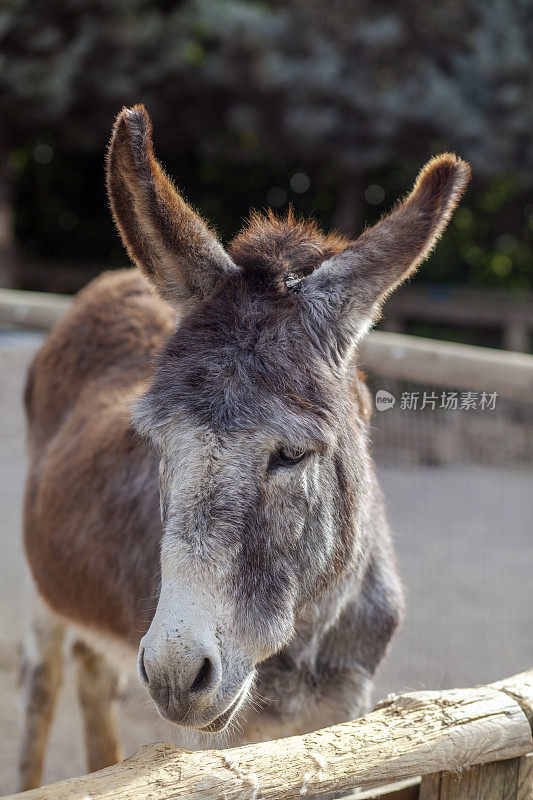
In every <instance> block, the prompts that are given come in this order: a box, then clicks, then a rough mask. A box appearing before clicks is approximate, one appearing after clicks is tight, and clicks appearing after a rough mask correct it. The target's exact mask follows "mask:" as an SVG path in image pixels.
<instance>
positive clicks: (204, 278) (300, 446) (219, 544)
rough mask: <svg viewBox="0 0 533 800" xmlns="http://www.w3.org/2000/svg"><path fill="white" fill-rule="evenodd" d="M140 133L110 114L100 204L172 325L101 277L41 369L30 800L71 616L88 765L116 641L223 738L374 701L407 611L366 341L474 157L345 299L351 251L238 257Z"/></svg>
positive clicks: (315, 235) (128, 288) (309, 247)
mask: <svg viewBox="0 0 533 800" xmlns="http://www.w3.org/2000/svg"><path fill="white" fill-rule="evenodd" d="M149 133H150V131H149V125H148V121H147V118H146V115H145V112H144V111H143V110H141V109H137V110H136V111H133V112H125V113H124V114H123V115H122V116H121V117H120V118H119V121H118V123H117V127H116V131H115V138H114V140H113V145H112V148H111V151H110V158H109V191H110V196H111V200H112V205H113V210H114V214H115V219H116V220H117V222H118V224H119V227H120V230H121V232H122V235H123V237H124V239H125V241H126V242H127V244H128V247H129V249H130V253H131V254H132V256H133V257H134V258H135V260H136V261H137V262H138V264H139V265H140V266H141V268H142V269H143V271H144V272H145V274H146V275H147V277H149V278H150V280H151V281H152V283H153V284H155V285H156V286H157V288H158V289H159V292H160V294H161V295H162V296H163V297H164V298H165V300H167V301H169V303H170V304H172V305H173V306H174V307H175V309H177V314H176V311H175V310H173V309H172V308H171V305H167V302H165V300H163V299H160V297H158V296H157V295H156V294H155V293H154V291H153V288H151V287H150V286H149V284H148V283H147V282H146V281H145V279H144V278H143V277H142V276H141V275H140V274H139V273H138V272H136V271H123V272H117V273H112V274H111V273H110V274H107V275H104V276H102V277H101V278H99V279H97V280H96V281H94V282H93V283H92V284H90V285H89V286H88V287H87V288H86V289H85V290H83V292H81V293H80V295H79V296H78V298H77V299H76V301H75V303H74V305H73V307H72V309H71V310H70V311H69V313H68V314H67V316H66V317H65V318H64V319H63V320H62V321H61V322H60V323H59V324H58V326H57V327H56V328H55V330H54V331H53V332H52V333H51V335H50V337H49V338H48V340H47V342H46V343H45V344H44V346H43V347H42V349H41V351H40V352H39V353H38V355H37V357H36V359H35V361H34V363H33V365H32V367H31V370H30V375H29V379H28V385H27V392H26V407H27V414H28V422H29V442H30V474H29V478H28V487H27V495H26V508H25V543H26V552H27V555H28V560H29V563H30V567H31V570H32V574H33V577H34V581H35V584H36V587H37V590H38V593H39V595H40V597H41V598H42V599H43V600H44V608H45V610H44V612H43V613H41V614H40V615H39V616H38V617H37V620H36V625H35V629H34V639H35V644H36V646H35V647H34V648H33V650H32V656H31V658H28V659H27V663H26V669H25V678H26V686H27V690H28V696H27V706H26V708H27V718H28V722H27V728H26V735H25V740H24V744H23V760H22V785H23V786H24V787H25V788H29V786H31V785H33V784H35V783H37V782H38V780H39V774H40V764H41V762H42V755H43V749H44V741H45V739H46V732H47V727H48V725H49V720H50V718H51V713H52V708H53V698H54V694H55V691H56V690H57V686H58V684H59V675H60V667H59V659H58V655H57V653H58V648H59V647H60V645H61V640H62V632H63V629H64V627H65V625H68V624H71V625H74V626H75V629H76V632H77V633H76V635H77V636H81V638H82V639H88V640H90V641H91V643H92V647H93V648H94V647H95V643H96V652H95V653H93V651H92V650H88V649H87V647H84V646H81V645H79V646H78V655H79V658H80V696H81V699H82V705H83V706H84V709H85V720H86V738H87V744H88V749H89V753H90V765H91V767H92V768H97V767H99V766H103V765H105V764H106V763H110V762H112V761H113V760H115V759H116V758H117V757H118V747H117V743H116V736H115V731H114V722H113V719H112V716H111V715H110V712H109V704H110V702H111V700H112V698H113V694H114V691H115V684H114V681H113V678H112V676H111V673H109V670H108V668H107V667H106V665H105V662H104V661H103V660H102V657H105V656H108V657H109V655H110V654H111V653H112V652H113V649H112V647H111V646H110V643H111V642H118V643H121V644H122V645H123V646H125V649H126V651H128V650H129V651H130V652H131V653H132V654H133V653H134V652H135V650H136V649H137V648H138V647H139V642H140V651H139V675H140V678H141V681H142V682H143V683H144V684H145V685H146V687H147V688H148V690H149V691H150V694H151V695H152V697H153V699H154V700H155V702H156V704H157V706H158V708H159V711H160V713H161V714H162V715H163V716H165V717H167V718H169V719H171V720H172V721H174V722H178V723H179V724H180V725H185V726H188V727H192V728H194V729H196V730H197V731H204V732H207V733H202V734H200V740H199V743H202V742H201V738H202V737H203V738H204V740H206V739H209V738H210V736H211V739H210V741H211V742H212V743H213V744H216V741H217V740H216V739H215V740H214V741H213V739H212V732H216V731H219V730H222V729H223V728H224V726H225V725H226V724H227V723H228V722H229V721H230V720H231V718H232V716H233V715H234V714H235V713H236V711H237V710H239V711H240V714H239V720H240V725H239V732H238V734H236V733H235V732H234V734H233V741H234V742H236V741H242V740H253V739H259V738H265V737H272V736H282V735H288V734H293V733H299V732H304V731H307V730H312V729H315V728H318V727H320V726H323V725H327V724H330V723H334V722H338V721H341V720H345V719H348V718H351V717H354V716H356V715H357V714H359V713H361V712H362V711H364V710H365V709H366V708H367V707H368V703H369V690H370V686H371V679H372V676H373V674H374V672H375V669H376V667H377V666H378V664H379V662H380V661H381V659H382V657H383V655H384V652H385V650H386V648H387V645H388V643H389V640H390V637H391V635H392V633H393V631H394V629H395V628H396V626H397V624H398V621H399V617H400V614H401V606H402V601H401V591H400V587H399V583H398V579H397V576H396V572H395V568H394V563H393V558H392V554H391V546H390V540H389V533H388V528H387V525H386V522H385V519H384V515H383V509H382V502H381V497H380V492H379V489H378V486H377V482H376V478H375V473H374V468H373V465H372V461H371V459H370V457H369V454H368V445H367V424H368V416H369V402H368V397H367V390H366V388H365V387H364V384H363V383H362V381H361V380H360V378H359V375H358V373H357V369H356V367H355V363H354V361H355V355H354V354H355V351H354V343H355V342H356V341H357V340H358V339H359V338H360V336H361V335H363V333H364V332H365V331H366V329H367V328H368V326H369V324H370V323H371V320H372V318H373V317H374V316H375V313H376V309H377V308H378V306H379V302H380V300H381V299H382V298H383V296H384V295H385V294H386V292H387V291H389V290H390V288H391V286H393V285H395V283H397V282H398V281H399V280H401V279H402V278H403V277H405V275H406V274H408V273H409V271H411V270H412V269H413V268H414V266H416V263H418V260H420V258H421V257H423V256H424V255H425V254H426V253H427V250H428V248H429V247H430V246H431V243H432V241H433V240H434V238H435V236H436V235H438V233H439V232H440V230H441V229H442V227H443V225H444V224H445V221H446V219H447V216H449V213H450V211H451V208H453V205H454V204H455V202H456V201H457V198H458V194H459V192H460V189H461V188H462V186H463V185H464V183H465V180H466V178H465V174H463V173H461V172H460V170H461V169H462V168H464V165H462V167H461V164H462V162H459V161H457V160H454V157H451V156H448V157H446V159H448V160H447V161H442V163H439V164H438V165H436V166H434V167H433V168H432V172H431V179H430V177H429V172H428V175H427V176H426V177H421V178H420V179H419V185H418V188H417V189H415V192H414V193H413V195H412V197H411V198H410V199H409V201H408V202H406V203H404V206H403V207H400V209H398V210H397V211H396V212H394V214H396V218H395V217H394V214H393V215H391V217H390V219H392V220H393V221H394V220H395V219H396V224H397V223H398V222H402V223H403V224H404V228H405V225H407V228H408V229H409V228H410V226H411V229H409V230H407V233H409V235H410V236H411V238H412V239H414V243H413V244H412V245H411V247H410V249H409V248H407V247H405V246H404V248H403V250H402V247H401V246H400V247H397V248H396V249H394V248H395V245H394V242H392V238H391V235H390V233H391V231H390V230H389V229H388V228H387V227H386V226H385V227H383V223H380V224H381V225H382V227H381V228H380V227H379V226H376V228H375V229H374V231H375V232H376V233H374V236H377V239H376V240H373V239H372V237H371V236H369V234H368V233H367V234H365V235H364V236H363V237H361V240H360V241H362V243H363V245H362V247H363V253H365V252H366V254H367V255H366V257H367V258H370V257H372V258H373V259H374V262H375V264H374V267H375V268H374V270H373V272H372V274H370V275H369V276H368V277H366V278H365V276H364V274H362V272H361V270H359V272H358V273H357V274H356V279H355V290H354V291H356V293H355V294H352V295H351V294H350V293H351V292H352V290H351V289H350V285H351V284H350V281H352V278H351V277H350V275H351V272H350V270H351V266H350V265H351V261H352V259H353V258H354V256H353V255H352V250H354V248H355V246H354V245H351V244H350V243H348V242H345V241H343V240H342V239H340V238H339V237H336V236H333V237H324V236H323V235H322V234H320V233H319V232H318V231H317V230H316V228H315V227H313V226H311V225H307V224H301V223H299V222H297V221H295V220H294V219H293V218H291V217H290V216H289V218H287V219H286V220H284V221H280V220H276V219H275V218H273V217H268V218H254V219H253V220H252V222H251V223H250V225H249V226H248V228H247V229H246V230H245V231H244V232H243V233H242V234H241V235H240V236H239V237H238V238H237V239H236V240H235V241H234V242H233V244H232V245H231V246H230V248H229V251H228V253H227V254H226V253H225V252H224V251H223V250H222V248H221V246H220V245H219V244H218V242H216V240H215V239H214V237H212V234H210V233H209V232H208V231H207V229H206V228H205V227H203V224H202V223H201V222H200V221H199V220H198V218H197V217H195V216H194V214H193V212H192V211H191V209H189V208H188V207H187V206H185V204H183V201H182V200H181V198H179V196H178V195H176V194H175V192H174V189H173V187H172V186H171V185H170V183H169V182H168V179H167V178H166V176H165V175H164V173H162V171H161V170H160V167H159V166H158V165H157V162H155V160H154V159H153V155H152V153H151V144H150V140H149ZM465 169H466V168H465ZM437 177H438V180H437ZM421 200H423V201H424V202H425V204H426V206H424V207H423V208H419V207H418V203H420V201H421ZM415 201H416V202H415ZM421 211H424V214H421V213H420V212H421ZM402 214H403V216H402ZM184 230H186V231H187V233H186V236H185V235H184V234H183V231H184ZM405 232H406V231H404V233H405ZM365 237H366V239H365ZM391 242H392V244H391ZM356 245H357V243H356ZM365 248H366V250H365ZM379 248H383V249H384V251H385V253H384V256H383V259H382V260H381V261H380V260H379V259H378V260H377V261H376V258H375V255H376V251H377V250H378V249H379ZM411 251H412V252H411ZM355 252H357V251H355ZM387 259H388V260H389V261H390V260H392V261H393V262H394V264H395V266H393V267H389V266H387V263H386V262H387ZM198 265H200V268H199V269H197V267H198ZM329 265H332V266H333V271H334V273H335V275H336V276H337V277H336V280H337V281H339V280H340V281H341V284H342V283H343V282H344V284H345V286H344V288H343V286H342V285H341V286H339V285H330V284H329V282H330V272H331V269H332V268H331V267H330V266H329ZM174 269H176V272H174ZM347 301H350V302H347ZM132 419H133V420H134V423H132ZM150 438H151V439H152V440H153V441H154V442H155V444H156V446H157V450H156V449H154V447H153V446H152V444H151V443H150V442H149V439H150ZM158 469H159V486H158ZM160 509H161V515H160ZM161 551H162V555H161V562H160V552H161ZM160 563H161V566H162V569H160ZM156 605H157V609H156ZM154 610H155V615H154ZM80 632H81V633H80ZM141 637H142V640H141ZM95 687H103V688H101V689H95ZM248 697H250V698H251V699H252V703H247V702H246V699H247V698H248ZM95 709H96V710H95ZM95 720H97V722H95Z"/></svg>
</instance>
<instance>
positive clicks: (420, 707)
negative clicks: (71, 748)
mask: <svg viewBox="0 0 533 800" xmlns="http://www.w3.org/2000/svg"><path fill="white" fill-rule="evenodd" d="M532 720H533V670H531V671H529V672H524V673H522V674H521V675H516V676H514V677H512V678H509V679H508V680H504V681H501V682H499V683H494V684H490V685H488V686H482V687H478V688H475V689H453V690H449V691H442V692H412V693H409V694H403V695H398V696H391V697H389V698H388V699H387V700H386V701H384V702H382V703H380V704H379V705H378V706H376V708H375V709H374V711H372V712H371V713H370V714H367V715H366V716H364V717H361V718H360V719H356V720H354V721H353V722H347V723H344V724H342V725H335V726H333V727H331V728H324V729H323V730H319V731H315V732H314V733H309V734H306V735H304V736H294V737H290V738H287V739H277V740H275V741H270V742H261V743H259V744H254V745H245V746H244V747H238V748H234V749H227V750H204V751H199V752H189V751H186V750H182V749H181V748H178V747H172V746H171V745H169V744H152V745H148V746H146V747H144V748H142V749H141V750H139V751H138V752H137V753H135V755H133V756H131V757H130V758H127V759H126V760H125V761H122V762H121V763H119V764H116V765H114V766H112V767H108V768H107V769H104V770H101V771H100V772H95V773H93V774H92V775H86V776H84V777H81V778H71V779H68V780H64V781H61V782H59V783H55V784H52V785H50V786H45V787H42V788H40V789H33V790H32V791H29V792H25V793H23V794H19V795H11V796H10V798H9V800H86V798H91V800H145V799H146V800H148V799H149V800H178V798H193V797H194V798H197V800H215V798H216V800H218V799H219V798H225V799H226V800H237V799H238V800H260V798H264V800H268V798H270V800H289V798H292V799H294V798H298V797H302V796H305V795H310V796H316V797H321V796H324V795H326V794H330V793H332V792H345V791H346V790H351V789H355V788H356V787H357V788H362V789H365V788H371V787H376V786H378V785H383V784H387V783H390V782H391V781H392V780H394V781H398V780H405V779H410V778H414V777H416V776H420V775H421V776H422V780H421V783H420V784H419V785H412V784H411V785H408V786H406V787H404V788H403V789H396V790H394V791H393V792H392V793H391V792H389V793H388V797H389V798H390V800H392V799H393V798H396V800H400V799H401V798H402V799H403V800H406V799H407V798H409V800H415V798H418V800H452V799H455V798H456V799H457V800H531V797H533V769H532V763H533V762H532V760H531V758H529V757H527V754H528V753H532V752H533V737H532V728H531V725H532ZM355 796H357V795H355ZM366 796H367V797H369V796H381V797H382V798H385V797H387V794H384V793H383V790H380V792H378V794H377V795H376V793H374V794H373V793H372V792H370V794H368V793H367V794H366Z"/></svg>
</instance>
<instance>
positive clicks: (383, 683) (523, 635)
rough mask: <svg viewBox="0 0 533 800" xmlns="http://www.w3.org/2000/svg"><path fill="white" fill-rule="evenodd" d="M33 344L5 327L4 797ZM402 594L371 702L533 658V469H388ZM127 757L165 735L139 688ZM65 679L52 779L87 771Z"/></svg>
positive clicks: (1, 428)
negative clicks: (397, 627) (403, 610)
mask: <svg viewBox="0 0 533 800" xmlns="http://www.w3.org/2000/svg"><path fill="white" fill-rule="evenodd" d="M38 341H39V338H38V337H37V336H35V335H33V334H24V335H21V334H2V333H1V332H0V376H1V377H0V508H1V509H2V513H1V515H0V794H4V793H6V792H8V791H11V790H12V789H13V786H14V784H13V776H14V764H15V761H16V752H17V709H18V705H17V691H16V675H17V660H18V652H19V642H20V639H21V636H22V635H23V631H24V625H25V616H26V610H27V609H26V598H27V586H26V585H25V572H24V562H23V557H22V551H21V544H20V507H21V498H22V488H23V480H24V455H23V440H24V439H23V422H22V413H21V402H20V397H21V391H22V383H23V373H24V369H25V366H26V364H27V363H28V361H29V359H30V357H31V354H32V352H33V351H34V349H35V348H36V346H37V345H38ZM380 471H381V476H382V483H383V486H384V490H385V495H386V498H387V503H388V509H389V518H390V520H391V523H392V525H393V527H394V530H395V532H396V549H397V553H398V559H399V563H400V568H401V572H402V575H403V579H404V583H405V586H406V593H407V618H406V622H405V624H404V627H403V629H402V631H401V633H400V634H399V635H398V636H397V638H396V641H395V643H394V645H393V648H392V650H391V652H390V654H389V657H388V660H387V663H386V666H385V667H384V669H383V670H382V672H381V674H380V676H379V678H378V685H377V688H376V698H377V697H379V696H383V695H385V694H387V693H389V692H391V691H398V690H401V689H418V688H423V687H428V688H446V687H452V686H460V685H473V684H475V683H482V682H486V681H491V680H495V679H497V678H500V677H505V676H507V675H511V674H512V673H513V672H518V671H520V670H523V669H526V668H528V667H529V666H531V664H532V663H533V647H532V638H533V636H532V634H533V621H532V614H531V612H532V610H533V582H532V578H531V565H532V563H533V537H532V529H533V524H532V523H533V492H532V491H531V489H532V481H531V479H532V474H531V472H529V473H528V472H524V471H522V472H519V471H505V470H495V469H493V468H490V469H489V468H482V467H479V468H466V467H460V468H451V467H448V468H446V469H443V468H435V467H433V468H432V467H414V468H411V469H406V468H405V467H401V468H399V467H398V468H392V467H390V466H389V467H387V468H385V467H383V468H382V469H381V470H380ZM122 719H123V729H124V735H125V741H126V750H127V752H131V751H132V750H134V749H135V748H136V747H137V746H138V745H140V744H144V743H146V742H148V741H154V740H157V739H163V738H166V733H165V730H164V729H163V728H162V727H160V726H159V724H158V723H157V722H154V717H153V716H152V714H151V712H150V704H149V701H148V700H147V699H145V698H144V695H143V694H142V693H141V692H139V691H137V689H136V688H135V687H134V688H132V689H131V690H129V691H128V693H127V696H126V698H125V700H124V702H123V713H122ZM84 771H85V768H84V762H83V752H82V747H81V729H80V719H79V715H78V712H77V707H76V703H75V702H74V690H73V681H72V675H71V674H70V673H69V674H68V676H67V682H66V690H65V691H64V692H63V695H62V697H61V701H60V707H59V710H58V714H57V718H56V722H55V724H54V729H53V733H52V740H51V744H50V751H49V757H48V762H47V767H46V775H45V779H46V781H47V782H49V781H52V780H56V779H59V778H63V777H67V776H70V775H76V774H80V773H81V772H84Z"/></svg>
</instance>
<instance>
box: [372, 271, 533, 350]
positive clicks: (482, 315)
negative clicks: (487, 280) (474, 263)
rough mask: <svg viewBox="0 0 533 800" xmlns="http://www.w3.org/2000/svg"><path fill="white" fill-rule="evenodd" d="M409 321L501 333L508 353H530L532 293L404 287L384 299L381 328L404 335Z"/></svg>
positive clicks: (464, 288)
mask: <svg viewBox="0 0 533 800" xmlns="http://www.w3.org/2000/svg"><path fill="white" fill-rule="evenodd" d="M410 322H427V323H429V324H431V325H439V326H440V325H444V326H446V327H449V328H473V329H476V328H477V329H481V330H483V329H485V330H491V329H494V330H498V331H501V335H500V341H501V345H502V346H503V347H504V348H505V349H507V350H519V351H522V352H525V353H527V352H530V347H531V344H532V341H533V340H532V338H531V334H532V332H533V294H532V293H531V292H509V291H499V290H497V289H482V288H480V287H477V288H474V289H473V288H470V287H468V286H460V287H459V286H403V287H402V288H401V289H400V291H398V292H395V293H394V294H393V295H392V297H390V298H389V299H388V300H387V303H386V305H385V314H384V318H383V322H382V325H381V327H382V328H385V329H386V330H388V331H394V332H396V333H404V332H406V330H407V325H408V324H409V323H410Z"/></svg>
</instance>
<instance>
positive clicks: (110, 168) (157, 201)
mask: <svg viewBox="0 0 533 800" xmlns="http://www.w3.org/2000/svg"><path fill="white" fill-rule="evenodd" d="M107 191H108V195H109V202H110V204H111V211H112V213H113V218H114V220H115V223H116V226H117V228H118V230H119V232H120V235H121V237H122V241H123V242H124V244H125V246H126V248H127V250H128V253H129V255H130V256H131V258H132V259H133V261H134V262H135V263H136V264H137V266H138V267H139V268H140V269H141V270H142V272H143V273H144V274H145V275H146V276H147V277H148V278H149V279H150V280H151V281H152V283H154V284H155V286H156V287H157V289H158V290H159V292H160V294H161V295H162V297H164V298H165V300H168V302H169V303H170V304H171V305H173V306H174V307H176V308H178V309H180V310H186V311H187V310H189V309H190V308H191V307H194V306H195V305H196V303H197V302H198V301H199V300H201V299H202V298H204V297H207V296H208V295H209V294H211V293H212V292H213V290H214V288H215V286H216V284H217V283H218V281H219V280H220V278H222V277H224V275H227V274H228V273H231V272H236V271H237V270H238V267H236V266H235V264H234V263H233V261H232V260H231V258H230V257H229V256H228V254H227V253H226V251H225V250H224V248H223V247H222V245H221V244H220V242H219V241H218V239H217V238H216V236H215V235H214V234H213V233H212V232H211V231H210V230H209V228H208V227H207V225H206V224H205V222H204V221H203V220H202V219H200V217H199V216H198V215H197V214H196V213H195V212H194V211H193V209H192V208H191V207H190V206H189V205H188V204H187V203H186V202H185V201H184V200H183V199H182V198H181V197H180V195H179V193H178V192H177V191H176V189H175V187H174V185H173V184H172V181H171V180H170V178H169V177H168V176H167V175H166V173H165V172H164V170H163V168H162V167H161V165H160V164H159V162H158V161H157V160H156V158H155V156H154V152H153V147H152V124H151V122H150V117H149V116H148V114H147V113H146V111H145V108H144V106H142V105H138V106H134V107H133V108H123V109H122V111H121V112H120V114H119V115H118V117H117V120H116V122H115V126H114V128H113V134H112V136H111V142H110V144H109V150H108V153H107Z"/></svg>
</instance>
